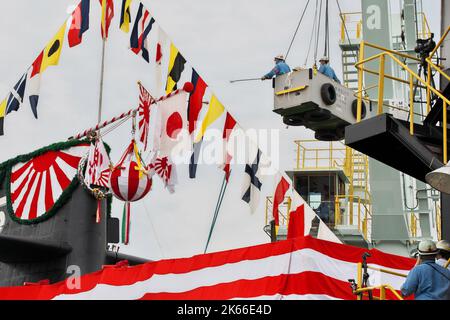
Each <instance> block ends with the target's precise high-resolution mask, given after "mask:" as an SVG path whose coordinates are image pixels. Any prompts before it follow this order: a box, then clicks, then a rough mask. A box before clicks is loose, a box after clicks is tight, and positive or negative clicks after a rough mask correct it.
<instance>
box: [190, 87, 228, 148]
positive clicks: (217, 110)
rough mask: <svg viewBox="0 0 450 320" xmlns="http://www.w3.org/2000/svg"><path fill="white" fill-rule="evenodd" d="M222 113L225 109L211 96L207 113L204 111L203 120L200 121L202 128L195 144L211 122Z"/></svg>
mask: <svg viewBox="0 0 450 320" xmlns="http://www.w3.org/2000/svg"><path fill="white" fill-rule="evenodd" d="M224 111H225V107H224V106H223V104H222V103H221V102H220V101H219V100H217V97H216V96H215V95H212V97H211V101H210V102H209V107H208V111H206V115H205V118H204V119H203V121H202V126H201V128H200V132H199V133H198V134H197V138H196V139H195V142H199V141H200V140H201V139H202V137H203V135H204V134H205V131H206V129H207V128H208V127H209V126H210V125H211V124H213V122H214V121H216V120H217V119H218V118H219V117H220V115H221V114H222V113H223V112H224Z"/></svg>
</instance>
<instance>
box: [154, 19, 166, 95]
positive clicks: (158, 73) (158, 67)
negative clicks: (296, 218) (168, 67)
mask: <svg viewBox="0 0 450 320" xmlns="http://www.w3.org/2000/svg"><path fill="white" fill-rule="evenodd" d="M157 27H158V43H157V44H156V56H155V63H156V64H155V84H156V85H155V91H156V92H155V93H156V94H157V95H160V96H162V95H164V90H163V78H162V59H163V55H164V54H165V52H164V53H163V49H165V48H166V43H167V35H166V33H165V32H164V30H162V29H161V27H160V26H157Z"/></svg>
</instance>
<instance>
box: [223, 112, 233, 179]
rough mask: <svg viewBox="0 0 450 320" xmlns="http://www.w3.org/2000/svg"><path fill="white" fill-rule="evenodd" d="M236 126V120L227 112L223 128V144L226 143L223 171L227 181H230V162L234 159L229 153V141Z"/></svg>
mask: <svg viewBox="0 0 450 320" xmlns="http://www.w3.org/2000/svg"><path fill="white" fill-rule="evenodd" d="M235 126H236V120H234V118H233V117H232V116H231V114H229V113H228V112H227V117H226V119H225V125H224V127H223V135H222V138H223V143H224V152H223V153H224V161H223V165H222V169H223V171H225V179H226V180H227V182H228V180H229V179H230V172H231V169H230V162H231V159H232V158H233V157H232V156H231V155H230V152H229V151H228V141H229V139H230V135H231V133H232V132H233V129H234V127H235Z"/></svg>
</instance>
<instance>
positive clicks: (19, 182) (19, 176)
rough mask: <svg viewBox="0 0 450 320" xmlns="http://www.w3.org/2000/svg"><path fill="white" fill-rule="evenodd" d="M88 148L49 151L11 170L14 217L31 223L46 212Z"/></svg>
mask: <svg viewBox="0 0 450 320" xmlns="http://www.w3.org/2000/svg"><path fill="white" fill-rule="evenodd" d="M88 149H89V145H88V144H82V145H78V146H74V147H71V148H69V149H67V150H60V151H48V152H46V153H44V154H42V155H40V156H37V157H35V158H33V159H32V160H30V161H28V162H26V163H18V164H16V165H15V166H13V167H12V170H11V203H12V207H13V209H14V215H15V216H16V217H17V218H20V219H22V220H33V219H36V218H38V217H40V216H42V215H44V214H45V213H46V212H47V211H49V210H50V209H51V208H52V207H53V205H54V204H55V202H56V201H57V200H58V199H59V197H60V196H61V194H62V193H63V191H64V190H65V189H66V188H67V187H68V186H69V185H70V183H71V182H72V179H73V178H74V177H75V175H76V173H77V168H78V163H79V162H80V160H81V157H82V156H83V155H84V154H86V153H87V151H88Z"/></svg>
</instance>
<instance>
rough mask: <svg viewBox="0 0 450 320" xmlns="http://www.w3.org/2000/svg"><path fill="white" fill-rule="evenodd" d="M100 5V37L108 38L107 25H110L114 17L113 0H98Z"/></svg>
mask: <svg viewBox="0 0 450 320" xmlns="http://www.w3.org/2000/svg"><path fill="white" fill-rule="evenodd" d="M99 2H100V4H101V5H102V22H101V30H102V38H103V39H107V38H108V31H109V26H110V25H111V20H112V18H113V17H114V2H113V0H99Z"/></svg>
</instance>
